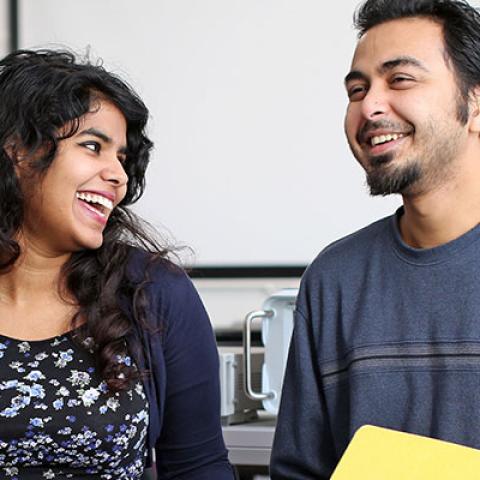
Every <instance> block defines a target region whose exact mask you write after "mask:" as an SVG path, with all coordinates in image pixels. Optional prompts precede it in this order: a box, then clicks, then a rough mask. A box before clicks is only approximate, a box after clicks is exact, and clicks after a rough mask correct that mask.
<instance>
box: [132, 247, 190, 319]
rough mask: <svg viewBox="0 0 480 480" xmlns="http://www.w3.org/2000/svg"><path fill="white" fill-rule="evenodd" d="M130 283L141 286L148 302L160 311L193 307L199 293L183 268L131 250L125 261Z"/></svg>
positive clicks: (143, 251) (153, 255) (143, 252)
mask: <svg viewBox="0 0 480 480" xmlns="http://www.w3.org/2000/svg"><path fill="white" fill-rule="evenodd" d="M127 269H128V276H129V280H130V281H131V282H132V283H134V284H136V285H143V287H144V289H145V291H146V292H147V294H148V295H149V296H150V303H153V304H155V305H156V307H157V308H161V309H162V310H164V311H165V310H166V309H169V310H170V309H171V308H172V307H173V306H174V307H175V309H180V308H182V309H185V308H189V306H190V307H191V306H193V305H196V304H197V303H198V301H199V297H198V293H197V291H196V289H195V287H194V286H193V283H192V281H191V280H190V277H189V276H188V274H187V272H186V271H185V269H183V268H182V267H181V266H179V265H177V264H176V263H174V262H173V261H171V260H169V259H168V258H165V257H162V256H160V255H157V254H155V253H150V252H147V251H145V250H142V249H139V248H132V249H131V251H130V254H129V260H128V267H127Z"/></svg>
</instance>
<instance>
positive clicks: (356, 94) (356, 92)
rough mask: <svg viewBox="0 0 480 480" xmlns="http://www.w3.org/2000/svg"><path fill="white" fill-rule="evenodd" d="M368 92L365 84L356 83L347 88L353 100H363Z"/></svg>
mask: <svg viewBox="0 0 480 480" xmlns="http://www.w3.org/2000/svg"><path fill="white" fill-rule="evenodd" d="M366 93H367V88H366V87H365V85H355V86H353V87H350V88H349V89H348V90H347V94H348V98H349V99H350V101H352V102H356V101H358V100H362V98H363V97H364V96H365V94H366Z"/></svg>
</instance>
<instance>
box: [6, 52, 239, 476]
mask: <svg viewBox="0 0 480 480" xmlns="http://www.w3.org/2000/svg"><path fill="white" fill-rule="evenodd" d="M147 119H148V110H147V109H146V107H145V105H144V104H143V102H142V101H141V100H140V99H139V98H138V96H137V95H136V94H135V93H134V92H133V91H132V89H131V88H130V87H129V86H128V85H126V84H125V83H124V82H123V81H122V80H121V79H119V78H118V77H116V76H114V75H112V74H111V73H109V72H107V71H106V70H105V69H104V68H103V67H102V66H100V65H93V64H91V63H90V62H89V61H88V60H79V59H77V58H75V56H74V55H72V54H71V53H69V52H57V51H49V50H42V51H36V52H34V51H19V52H15V53H13V54H11V55H9V56H7V57H6V58H5V59H3V60H2V61H1V62H0V142H1V146H2V149H1V151H0V171H1V172H2V176H1V178H0V372H2V373H1V374H0V426H1V431H2V437H1V441H0V472H3V473H2V475H0V476H2V477H3V476H5V475H6V476H12V477H14V478H17V479H38V478H49V479H54V478H72V479H80V478H82V479H84V478H90V477H92V478H102V479H113V478H115V479H129V480H132V479H140V478H142V475H143V474H144V470H145V467H146V466H148V467H152V468H154V469H155V470H156V472H157V473H158V475H159V477H160V478H164V474H165V472H168V474H169V475H170V476H176V475H181V476H182V478H191V479H209V480H210V479H213V480H215V479H218V480H224V479H225V480H227V479H229V480H230V479H232V478H233V472H232V468H231V466H230V464H229V463H228V460H227V454H226V450H225V446H224V443H223V439H222V434H221V428H220V419H219V397H218V391H219V387H218V364H217V353H216V348H215V341H214V337H213V334H212V330H211V327H210V323H209V320H208V317H207V315H206V313H205V310H204V308H203V306H202V304H201V301H200V300H199V297H198V295H197V293H196V291H195V290H194V288H193V286H192V284H191V282H190V280H189V279H188V277H186V275H185V273H184V272H183V271H182V269H181V268H180V267H178V266H176V265H175V264H174V263H172V261H171V260H170V256H171V255H170V254H171V251H170V250H168V249H167V248H164V247H162V245H160V244H159V243H158V241H157V240H156V239H155V235H152V234H149V233H148V231H147V230H146V229H145V228H144V227H143V223H142V222H141V220H140V219H138V218H137V217H136V216H135V215H134V214H132V212H130V211H129V208H128V206H129V205H130V204H132V203H134V202H135V201H136V200H137V199H138V198H140V197H141V195H142V193H143V190H144V184H145V179H144V175H145V170H146V167H147V164H148V161H149V151H150V149H151V147H152V143H151V142H150V140H149V139H148V138H147V136H146V134H145V127H146V123H147ZM186 332H188V335H187V334H186ZM184 392H188V395H186V394H185V393H184ZM180 427H181V428H180ZM154 450H155V454H156V455H153V454H152V452H153V451H154ZM155 457H156V463H153V461H152V460H153V458H155ZM169 478H170V477H169Z"/></svg>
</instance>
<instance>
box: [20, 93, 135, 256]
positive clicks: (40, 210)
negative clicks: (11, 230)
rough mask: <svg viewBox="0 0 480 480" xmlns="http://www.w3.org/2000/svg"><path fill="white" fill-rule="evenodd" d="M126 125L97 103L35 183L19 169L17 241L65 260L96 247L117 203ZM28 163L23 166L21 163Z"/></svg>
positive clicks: (122, 188) (123, 179)
mask: <svg viewBox="0 0 480 480" xmlns="http://www.w3.org/2000/svg"><path fill="white" fill-rule="evenodd" d="M126 131H127V124H126V120H125V117H124V116H123V114H122V113H121V112H120V110H119V109H118V108H117V107H116V106H115V105H113V104H112V103H110V102H109V101H107V100H101V101H100V102H99V104H98V108H96V109H95V110H94V111H93V112H92V113H87V114H85V115H84V116H83V117H81V119H80V126H79V129H78V131H77V133H76V134H75V135H73V136H72V137H70V138H67V139H65V140H61V141H60V142H59V145H58V149H57V153H56V155H55V158H54V160H53V162H52V164H51V165H50V167H49V168H48V170H47V172H46V174H45V175H44V176H43V177H41V179H40V180H39V181H37V182H36V183H35V181H32V180H31V176H30V177H29V172H27V171H25V172H23V171H22V169H23V168H25V167H21V166H20V167H19V168H18V175H19V179H20V183H21V185H22V189H23V191H24V196H25V216H24V224H23V228H22V233H21V238H22V240H23V241H24V242H26V245H28V246H31V247H34V248H36V249H37V251H40V252H43V253H44V254H47V255H62V254H69V253H72V252H75V251H78V250H82V249H95V248H98V247H100V246H101V245H102V242H103V230H104V228H105V225H106V223H107V221H108V217H109V215H110V213H111V211H112V209H113V208H115V207H116V205H118V203H119V202H120V201H121V200H122V199H123V197H124V196H125V193H126V190H127V181H128V177H127V175H126V173H125V170H124V169H123V166H122V162H124V160H125V156H126V148H127V140H126ZM25 163H28V162H25Z"/></svg>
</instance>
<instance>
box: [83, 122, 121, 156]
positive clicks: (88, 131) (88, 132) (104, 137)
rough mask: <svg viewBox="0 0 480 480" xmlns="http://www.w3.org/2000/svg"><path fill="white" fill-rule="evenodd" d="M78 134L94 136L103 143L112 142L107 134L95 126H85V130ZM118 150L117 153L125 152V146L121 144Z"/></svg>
mask: <svg viewBox="0 0 480 480" xmlns="http://www.w3.org/2000/svg"><path fill="white" fill-rule="evenodd" d="M78 135H79V136H85V135H93V136H94V137H97V138H99V139H100V140H103V141H104V142H105V143H112V139H111V138H110V137H109V136H108V135H107V134H105V133H104V132H102V131H101V130H98V129H96V128H87V129H86V130H82V131H81V132H80V133H79V134H78ZM118 151H119V153H123V154H126V153H127V147H126V146H122V147H121V148H119V150H118Z"/></svg>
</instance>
